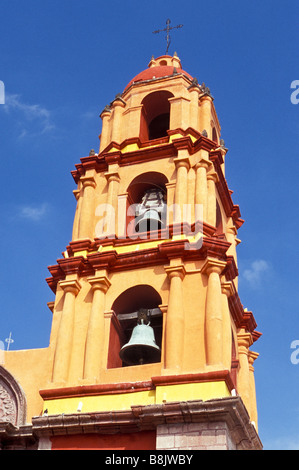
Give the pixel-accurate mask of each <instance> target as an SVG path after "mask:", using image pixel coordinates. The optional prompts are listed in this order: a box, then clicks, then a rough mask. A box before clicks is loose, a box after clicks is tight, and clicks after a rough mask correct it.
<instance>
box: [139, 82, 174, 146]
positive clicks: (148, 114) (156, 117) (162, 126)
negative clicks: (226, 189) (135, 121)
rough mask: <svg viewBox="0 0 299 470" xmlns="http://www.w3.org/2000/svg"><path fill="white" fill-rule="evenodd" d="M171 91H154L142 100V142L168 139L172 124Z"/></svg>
mask: <svg viewBox="0 0 299 470" xmlns="http://www.w3.org/2000/svg"><path fill="white" fill-rule="evenodd" d="M171 97H173V94H172V93H170V92H169V91H154V92H153V93H150V94H149V95H147V96H146V97H145V98H144V99H143V100H142V103H141V104H142V113H141V123H140V138H141V140H142V141H146V140H153V139H159V138H161V137H167V131H168V130H169V122H170V103H169V101H168V100H169V98H171Z"/></svg>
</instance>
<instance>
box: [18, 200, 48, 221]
mask: <svg viewBox="0 0 299 470" xmlns="http://www.w3.org/2000/svg"><path fill="white" fill-rule="evenodd" d="M48 209H49V206H48V204H46V203H43V204H39V205H26V206H22V207H20V210H19V217H21V218H23V219H27V220H32V221H34V222H39V221H40V220H42V219H43V218H44V217H45V216H46V214H47V212H48Z"/></svg>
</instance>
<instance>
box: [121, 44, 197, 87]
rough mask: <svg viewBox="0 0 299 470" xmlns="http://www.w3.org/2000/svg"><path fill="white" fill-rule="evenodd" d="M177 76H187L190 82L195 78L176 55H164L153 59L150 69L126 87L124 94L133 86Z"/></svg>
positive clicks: (141, 73) (138, 75)
mask: <svg viewBox="0 0 299 470" xmlns="http://www.w3.org/2000/svg"><path fill="white" fill-rule="evenodd" d="M177 74H182V75H185V77H187V78H188V79H189V80H191V81H192V80H193V77H192V76H191V75H190V74H189V73H187V72H185V71H184V70H183V69H182V65H181V61H180V59H179V58H178V56H177V55H176V53H174V56H173V57H172V56H170V55H162V56H160V57H158V58H156V59H154V57H152V60H151V61H150V63H149V65H148V68H147V69H145V70H143V71H142V72H140V73H139V74H137V75H136V76H135V77H134V78H133V79H132V80H131V81H130V82H129V83H128V85H127V86H126V87H125V89H124V92H126V91H127V90H128V89H129V88H130V87H131V86H132V85H135V84H138V83H143V82H147V81H150V80H157V79H159V78H165V77H170V76H172V75H177Z"/></svg>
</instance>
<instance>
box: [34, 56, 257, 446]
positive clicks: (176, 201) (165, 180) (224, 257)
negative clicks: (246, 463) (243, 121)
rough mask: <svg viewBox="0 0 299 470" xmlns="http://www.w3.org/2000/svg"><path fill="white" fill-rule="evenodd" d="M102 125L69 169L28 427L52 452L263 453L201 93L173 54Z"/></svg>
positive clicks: (217, 165)
mask: <svg viewBox="0 0 299 470" xmlns="http://www.w3.org/2000/svg"><path fill="white" fill-rule="evenodd" d="M100 117H101V120H102V131H101V135H100V147H99V151H98V153H96V152H95V151H94V150H92V151H90V153H89V155H88V156H86V157H84V158H81V161H80V163H79V164H77V165H76V167H75V170H74V171H73V172H72V175H73V178H74V180H75V183H76V185H77V188H76V190H75V191H74V195H75V198H76V201H77V206H76V213H75V218H74V225H73V237H72V241H71V242H70V243H69V245H68V246H67V249H66V251H65V253H64V256H63V257H62V258H61V259H58V260H57V264H56V265H53V266H50V267H49V271H50V273H51V277H49V278H48V279H47V282H48V284H49V286H50V287H51V289H52V290H53V292H54V293H55V302H54V304H53V306H52V308H53V324H52V332H51V339H50V350H51V351H52V352H53V356H52V358H53V367H52V368H51V377H49V380H48V381H47V383H46V384H45V386H44V388H43V389H42V390H40V395H41V397H42V398H43V400H44V409H47V414H46V415H45V416H41V417H40V418H36V420H35V425H34V426H35V430H36V432H40V434H42V435H44V436H45V435H48V436H49V438H50V439H51V442H52V448H70V447H71V448H73V447H74V446H76V445H77V446H78V447H80V446H81V448H91V447H92V448H99V449H100V448H102V449H104V448H107V446H108V447H109V446H110V448H111V449H116V448H123V449H163V450H170V449H178V450H179V449H191V450H192V449H217V448H219V449H260V448H261V443H260V440H259V437H258V433H257V406H256V397H255V385H254V368H253V363H254V361H255V359H256V358H257V356H258V354H257V353H255V352H253V351H251V349H250V348H251V347H252V345H253V344H254V343H255V341H256V340H257V339H258V338H259V336H260V333H258V332H257V331H256V322H255V319H254V316H253V314H252V312H249V311H247V310H244V308H243V306H242V304H241V301H240V298H239V295H238V268H237V254H236V247H237V245H238V243H239V239H238V229H239V228H240V227H241V225H242V224H243V220H242V219H241V215H240V210H239V207H238V205H235V204H234V203H233V201H232V196H231V194H232V191H230V190H229V189H228V185H227V182H226V178H225V159H226V154H227V149H226V148H225V145H224V142H223V140H222V139H221V134H220V124H219V121H218V118H217V114H216V111H215V107H214V100H213V97H212V96H211V93H210V90H209V89H208V88H207V87H206V86H205V84H204V83H203V84H202V85H200V84H199V82H198V80H197V79H196V78H194V77H192V76H191V75H190V74H189V73H187V72H186V71H184V70H183V68H182V65H181V61H180V59H179V58H178V56H177V55H176V54H174V56H170V55H165V56H161V57H158V58H154V57H153V58H152V59H151V61H150V63H149V65H148V68H147V69H145V70H144V71H142V72H141V73H139V74H138V75H137V76H136V77H134V78H133V79H132V80H131V81H130V82H129V83H128V84H127V85H126V87H125V88H124V90H123V92H122V93H120V94H118V95H116V97H115V99H114V100H113V101H112V102H111V103H110V104H109V105H107V106H106V107H105V108H104V110H103V111H102V113H101V115H100ZM47 433H48V434H47ZM108 437H109V445H108ZM76 443H77V444H76ZM113 446H114V447H113ZM117 446H118V447H117Z"/></svg>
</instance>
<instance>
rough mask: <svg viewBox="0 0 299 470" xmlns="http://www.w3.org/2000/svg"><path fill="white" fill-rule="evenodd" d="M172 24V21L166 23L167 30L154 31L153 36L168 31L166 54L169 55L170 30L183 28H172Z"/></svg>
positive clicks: (179, 25) (179, 26)
mask: <svg viewBox="0 0 299 470" xmlns="http://www.w3.org/2000/svg"><path fill="white" fill-rule="evenodd" d="M170 23H171V21H170V19H168V20H167V21H166V28H164V29H157V30H156V31H153V34H157V33H162V32H163V31H166V42H167V48H166V54H168V49H169V46H170V34H169V32H170V30H171V29H177V28H182V27H183V25H182V24H178V25H177V26H170Z"/></svg>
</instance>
